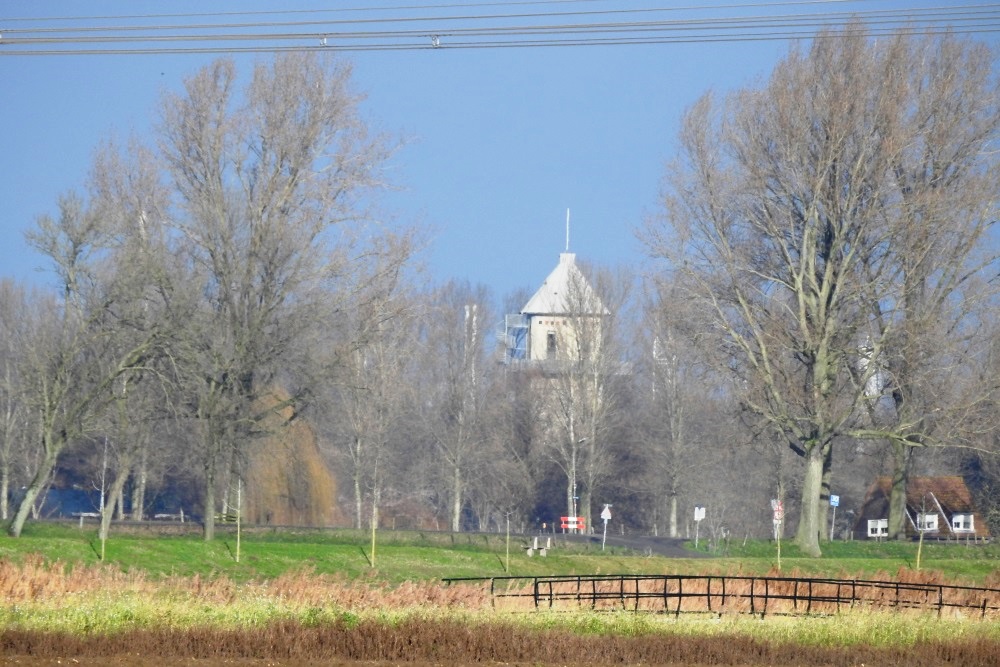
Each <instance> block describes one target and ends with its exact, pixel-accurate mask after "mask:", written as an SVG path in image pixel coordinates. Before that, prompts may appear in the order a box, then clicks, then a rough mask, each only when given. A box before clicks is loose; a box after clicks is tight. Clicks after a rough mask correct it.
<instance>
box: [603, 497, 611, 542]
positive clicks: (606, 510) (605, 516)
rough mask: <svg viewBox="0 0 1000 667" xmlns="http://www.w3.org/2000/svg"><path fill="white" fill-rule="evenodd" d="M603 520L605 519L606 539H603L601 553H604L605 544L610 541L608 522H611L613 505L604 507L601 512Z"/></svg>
mask: <svg viewBox="0 0 1000 667" xmlns="http://www.w3.org/2000/svg"><path fill="white" fill-rule="evenodd" d="M601 518H602V519H604V537H602V538H601V551H604V544H605V543H606V542H607V541H608V521H611V505H609V504H606V503H605V505H604V509H603V510H602V511H601Z"/></svg>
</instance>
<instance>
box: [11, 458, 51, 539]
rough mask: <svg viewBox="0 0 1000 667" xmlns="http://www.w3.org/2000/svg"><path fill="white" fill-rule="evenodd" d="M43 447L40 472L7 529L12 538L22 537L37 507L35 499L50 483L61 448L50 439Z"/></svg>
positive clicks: (34, 478) (26, 490)
mask: <svg viewBox="0 0 1000 667" xmlns="http://www.w3.org/2000/svg"><path fill="white" fill-rule="evenodd" d="M42 446H43V449H44V452H45V455H44V456H43V458H42V461H41V463H40V464H39V466H38V470H36V471H35V476H34V477H33V478H32V479H31V483H30V484H28V488H27V489H25V491H24V497H23V498H21V502H20V503H19V504H18V506H17V511H16V512H15V513H14V520H13V521H11V523H10V527H9V528H8V529H7V533H8V534H9V535H10V536H11V537H20V536H21V531H22V530H23V529H24V522H25V521H27V520H28V515H29V514H30V513H31V509H32V507H34V505H35V499H36V498H38V494H39V493H40V492H41V490H42V488H43V487H44V486H45V484H46V482H47V481H48V479H49V475H50V474H52V468H54V467H55V465H56V458H57V456H58V455H59V448H57V447H55V446H54V444H53V443H52V441H51V439H50V438H46V439H45V442H43V444H42Z"/></svg>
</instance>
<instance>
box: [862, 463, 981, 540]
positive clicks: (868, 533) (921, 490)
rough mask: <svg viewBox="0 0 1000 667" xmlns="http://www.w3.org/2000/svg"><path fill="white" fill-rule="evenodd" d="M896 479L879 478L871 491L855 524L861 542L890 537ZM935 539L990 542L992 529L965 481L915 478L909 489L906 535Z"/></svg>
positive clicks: (910, 481)
mask: <svg viewBox="0 0 1000 667" xmlns="http://www.w3.org/2000/svg"><path fill="white" fill-rule="evenodd" d="M891 491H892V478H890V477H879V478H877V479H876V480H875V481H874V482H873V483H872V485H871V487H870V488H869V489H868V494H867V495H866V496H865V502H864V505H863V506H862V508H861V513H860V515H859V516H858V519H857V521H856V523H855V524H854V536H855V538H857V539H878V538H882V537H885V536H887V535H888V533H889V495H890V493H891ZM921 532H922V533H923V534H924V537H925V538H928V537H929V538H934V539H973V538H979V539H982V538H988V537H989V536H990V531H989V528H988V527H987V525H986V521H985V520H984V519H983V517H982V515H981V514H980V513H979V512H978V511H977V510H976V508H975V506H974V504H973V502H972V494H971V493H970V492H969V488H968V487H967V486H966V485H965V480H963V479H962V478H961V477H959V476H957V475H955V476H947V477H914V478H911V479H910V480H909V483H908V484H907V486H906V534H907V535H908V536H910V537H917V536H919V535H920V533H921Z"/></svg>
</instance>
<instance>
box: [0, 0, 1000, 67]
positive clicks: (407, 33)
mask: <svg viewBox="0 0 1000 667" xmlns="http://www.w3.org/2000/svg"><path fill="white" fill-rule="evenodd" d="M562 1H564V2H569V1H572V0H562ZM834 1H835V2H838V3H842V2H848V1H850V0H834ZM522 4H530V5H539V4H549V3H538V2H526V3H522ZM803 4H810V5H811V4H824V5H828V4H830V2H829V0H809V1H807V2H792V3H763V4H760V3H758V4H754V5H752V6H753V7H761V6H767V7H769V8H776V7H786V6H789V5H803ZM736 6H739V7H746V6H751V5H726V6H725V7H736ZM427 7H440V5H434V6H431V5H428V6H427ZM717 8H718V7H712V9H717ZM309 11H313V10H309ZM316 11H319V10H316ZM651 11H663V10H649V9H642V10H639V9H616V10H599V11H583V12H578V11H574V12H543V13H532V14H503V15H483V16H477V17H472V16H460V17H459V16H452V17H435V18H434V19H428V18H420V17H402V18H400V17H395V18H391V19H373V18H355V19H350V20H347V21H282V22H258V23H245V22H240V23H225V24H193V25H158V26H115V27H102V28H94V27H76V28H52V29H49V28H42V29H34V28H24V29H17V30H13V31H8V32H7V33H6V35H4V34H2V33H0V55H11V56H13V55H113V54H121V55H141V54H157V55H163V54H181V53H227V52H228V53H245V52H250V53H260V52H269V51H272V52H279V51H288V50H299V51H301V50H314V49H319V48H332V49H333V50H336V51H399V50H418V49H427V48H453V49H459V48H460V49H474V48H482V49H487V48H489V49H493V48H535V47H569V46H573V47H579V46H608V45H616V46H623V45H639V44H670V43H708V42H713V43H716V42H726V41H731V42H738V41H765V40H789V39H802V38H809V37H812V36H814V34H815V33H816V32H817V31H819V30H822V29H824V28H829V27H831V26H833V25H837V24H843V23H846V22H848V21H850V20H852V19H860V20H861V21H863V24H864V26H865V27H866V29H867V30H869V31H871V32H873V34H885V33H888V32H891V31H893V30H897V29H900V28H902V27H908V28H911V29H914V30H921V31H931V32H942V31H945V30H949V31H951V32H955V33H963V34H968V33H992V32H997V31H998V30H1000V5H997V4H991V5H964V6H960V7H950V8H942V7H932V8H924V9H912V10H908V9H886V10H866V11H864V12H846V11H845V12H830V11H828V12H819V13H811V14H810V13H800V14H789V13H785V14H778V15H770V16H767V15H765V16H740V17H732V16H726V17H708V18H681V19H662V18H649V19H648V20H630V21H594V18H596V17H607V16H611V15H619V16H624V15H629V16H631V15H635V14H638V13H643V14H648V13H649V12H651ZM226 15H227V16H229V15H230V14H226ZM185 16H188V15H185ZM566 16H572V17H588V20H589V22H579V23H518V22H517V20H524V19H527V18H531V19H535V20H537V19H542V18H552V17H558V18H563V17H566ZM498 19H504V20H506V21H514V22H513V23H509V24H507V25H499V24H497V23H496V21H497V20H498ZM430 20H435V21H456V22H458V21H460V22H464V23H465V24H466V25H445V24H444V23H442V24H439V25H437V26H428V27H421V28H402V27H399V26H400V25H406V24H407V23H411V22H414V21H421V22H426V21H430ZM357 25H361V26H364V27H365V28H366V29H357V30H351V29H345V28H349V27H350V26H357ZM289 27H292V28H294V27H299V28H303V29H304V30H302V31H289V30H288V28H289ZM248 28H253V29H258V30H260V32H235V30H246V29H248ZM320 28H328V29H327V30H322V29H320ZM371 28H383V29H371ZM279 29H280V30H281V31H280V32H278V31H277V30H279ZM207 30H211V31H212V32H202V31H207ZM220 30H221V32H220ZM139 31H145V32H152V33H153V34H138V32H139ZM166 31H173V32H172V33H169V34H157V33H163V32H166ZM189 31H193V32H189ZM101 32H103V33H112V34H97V33H101ZM11 34H13V35H14V37H10V36H9V35H11ZM22 35H23V36H22ZM290 41H298V42H300V43H299V44H287V42H290ZM136 43H140V44H145V45H146V46H142V47H125V46H122V45H127V44H136ZM164 43H177V44H182V43H186V44H188V46H171V47H164V46H162V44H164ZM204 43H215V44H214V45H207V46H206V45H204ZM240 43H242V45H240ZM84 45H104V48H83V46H84ZM43 46H45V47H48V48H38V47H43ZM28 47H31V48H28ZM112 47H117V48H112Z"/></svg>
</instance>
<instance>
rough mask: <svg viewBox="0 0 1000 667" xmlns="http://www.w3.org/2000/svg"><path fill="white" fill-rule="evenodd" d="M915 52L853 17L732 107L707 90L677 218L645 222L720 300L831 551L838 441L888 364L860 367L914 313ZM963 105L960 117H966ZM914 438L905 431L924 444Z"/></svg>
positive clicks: (729, 346) (854, 426)
mask: <svg viewBox="0 0 1000 667" xmlns="http://www.w3.org/2000/svg"><path fill="white" fill-rule="evenodd" d="M899 39H900V40H903V41H905V40H906V39H908V38H907V37H905V36H901V37H900V38H899ZM916 53H917V51H916V50H912V51H911V50H909V49H903V50H900V49H899V48H898V47H895V46H892V45H890V46H888V47H887V46H885V42H880V43H878V44H876V43H874V42H872V41H869V40H868V38H867V37H866V35H865V33H864V31H863V29H861V27H860V26H858V25H853V26H850V27H849V28H847V29H845V30H844V31H842V32H831V33H824V34H821V35H819V36H818V37H817V39H815V40H814V41H813V43H812V46H811V48H810V49H809V50H808V52H805V53H803V52H801V51H798V50H794V51H793V52H792V53H791V54H790V55H789V56H788V57H787V58H786V59H785V60H784V61H783V62H781V63H780V64H779V65H778V66H777V67H776V69H775V71H774V73H773V74H772V75H771V78H770V79H769V80H768V81H767V82H766V83H765V84H764V86H763V87H762V88H761V89H759V90H750V89H748V90H743V91H739V92H737V93H735V94H733V95H731V96H729V97H728V98H727V99H726V100H725V101H724V102H723V103H722V104H721V105H717V103H716V102H715V100H714V98H713V97H712V96H711V95H706V96H705V97H703V98H702V99H701V100H700V101H699V102H698V103H697V104H696V105H695V106H694V107H692V109H691V110H690V111H689V112H688V114H687V116H686V118H685V123H684V128H683V130H682V136H681V142H682V147H683V148H682V156H681V158H679V159H678V160H677V161H676V162H675V163H674V165H673V167H672V169H671V174H670V178H669V183H668V186H667V193H666V198H665V203H666V211H667V216H668V218H669V220H668V225H667V226H666V227H665V226H662V225H661V224H660V223H659V222H656V221H653V222H651V223H650V225H649V226H648V227H647V234H646V241H647V243H648V244H649V247H650V249H651V250H652V252H653V253H654V254H655V255H658V256H662V257H667V258H669V259H670V260H671V265H672V267H673V269H674V270H675V271H676V272H677V275H678V280H679V281H680V283H681V284H683V285H684V287H685V289H687V290H688V292H689V293H690V294H691V296H692V297H693V298H695V299H697V300H698V301H699V302H700V303H701V304H703V305H704V306H706V307H707V308H709V309H711V312H712V314H713V320H714V322H713V324H714V327H715V330H716V331H717V332H719V333H721V334H722V335H721V336H719V337H718V338H717V341H716V343H715V344H716V345H718V346H719V347H720V348H721V349H722V350H723V351H724V352H725V358H726V361H725V362H724V365H725V366H728V367H729V368H730V369H731V370H732V371H734V372H735V373H736V375H737V376H738V379H739V382H740V386H741V387H742V400H743V403H744V405H745V407H746V408H747V409H748V410H750V411H752V412H753V413H755V414H757V415H760V416H761V417H763V418H764V419H766V420H768V421H769V422H770V423H771V424H772V426H773V428H774V429H775V431H777V432H779V433H781V434H783V435H784V437H785V438H786V439H787V440H788V442H789V445H790V446H791V447H792V448H793V449H794V450H795V451H797V452H799V453H801V454H802V456H804V457H805V458H806V459H807V465H806V471H805V474H804V478H803V485H802V499H801V508H800V509H801V518H800V521H799V527H798V533H797V540H798V541H799V543H800V545H801V546H802V547H803V548H804V549H805V550H806V551H807V552H808V553H813V554H818V553H819V543H818V540H819V537H820V535H821V532H822V523H823V522H821V521H820V516H821V503H823V507H825V498H823V483H824V482H823V480H824V477H825V475H827V474H828V471H829V466H830V461H831V447H832V446H833V442H834V439H835V438H836V437H837V436H838V435H854V436H858V437H867V436H870V435H872V434H871V433H870V432H869V431H868V430H866V429H865V428H864V427H865V424H864V423H862V421H863V420H862V415H863V414H864V413H865V409H864V408H865V391H864V390H865V386H866V385H867V384H868V383H869V380H871V379H872V377H873V376H875V375H877V372H878V364H876V363H872V364H867V365H864V367H863V370H860V371H859V368H861V367H862V365H861V364H859V357H866V358H871V359H880V358H882V355H884V354H886V350H887V349H888V346H890V345H891V339H890V336H889V335H888V331H889V329H893V328H896V327H898V323H899V322H900V321H905V318H900V317H898V316H897V314H898V313H901V312H903V311H902V310H900V304H901V303H902V301H903V296H901V295H900V294H899V292H898V291H894V288H895V287H896V286H897V285H898V284H899V282H900V280H901V276H904V273H905V272H904V269H903V268H902V267H901V266H900V264H899V263H898V262H895V261H893V256H892V254H891V253H893V252H896V251H900V252H905V251H904V250H903V248H902V247H897V244H901V243H902V241H903V239H901V238H900V234H901V232H902V230H901V227H900V225H898V224H893V222H894V221H895V220H897V219H898V216H897V213H898V210H897V209H898V208H899V206H900V202H901V201H902V198H901V196H900V192H901V190H900V188H899V175H898V168H899V164H900V159H901V158H903V157H904V156H905V155H906V153H907V151H912V150H913V147H914V146H916V145H919V142H918V136H917V134H914V132H913V131H912V130H911V131H910V133H902V134H901V133H900V132H899V131H898V126H900V125H903V123H902V122H901V119H903V118H905V117H906V115H907V114H908V113H909V112H910V110H911V109H912V108H913V107H914V106H919V105H920V104H921V103H922V100H923V99H924V98H925V96H926V87H925V86H917V87H912V86H911V88H910V93H909V96H908V97H905V98H900V97H899V96H897V95H896V94H894V91H895V88H894V87H893V86H891V85H890V86H887V85H886V82H887V81H889V82H891V81H895V80H897V79H899V78H900V77H905V76H906V72H907V71H909V69H910V68H911V67H916V66H917V63H915V62H912V61H913V59H914V57H915V55H914V54H916ZM900 54H902V55H900ZM979 69H981V68H979ZM921 71H923V72H924V75H925V78H926V76H929V72H933V70H926V69H924V70H921ZM954 71H955V72H956V73H957V72H959V71H962V67H958V68H956V69H955V70H954ZM977 71H978V70H977ZM980 90H981V89H980ZM983 92H988V91H983ZM954 104H955V97H954V95H947V96H941V97H940V101H939V103H938V104H936V105H934V104H932V105H931V106H932V107H936V112H935V113H936V114H948V113H949V112H950V111H951V109H950V107H949V106H948V105H954ZM959 106H960V105H959ZM987 106H988V104H987ZM990 108H992V107H990ZM959 111H960V112H959V113H956V114H954V115H952V116H951V117H950V118H951V120H950V121H949V123H959V124H962V123H964V122H965V121H964V120H963V119H964V111H962V110H961V109H959ZM913 127H918V126H917V125H913ZM916 152H917V153H919V152H920V150H919V149H918V150H917V151H916ZM975 164H976V165H978V166H977V167H975V169H981V168H982V167H983V163H981V162H977V163H975ZM973 209H976V210H982V209H981V208H979V207H977V206H976V205H975V204H972V203H971V202H970V206H969V207H968V209H967V210H973ZM917 219H919V216H917ZM933 224H941V223H940V221H936V222H934V223H933ZM668 229H669V230H670V231H669V233H668V231H667V230H668ZM887 253H888V254H887ZM936 259H937V258H936ZM941 259H943V258H941ZM938 270H943V271H946V272H948V271H952V270H957V267H956V266H954V265H952V266H950V267H945V265H943V264H942V265H939V268H938ZM903 280H904V282H905V279H903ZM876 303H878V304H887V305H888V307H889V308H891V309H893V313H892V314H890V315H888V316H887V317H886V318H885V322H887V323H889V322H892V323H893V324H892V326H886V327H884V328H882V329H880V328H879V327H877V326H875V324H874V316H873V314H872V307H873V304H876ZM866 341H867V345H868V346H869V347H868V348H865V351H863V352H859V348H862V347H863V346H864V345H865V344H866ZM915 435H916V434H914V433H913V432H910V433H907V434H904V433H902V432H899V431H897V432H896V433H894V434H893V437H895V438H896V439H901V440H905V441H907V442H910V443H915V442H916V438H915V437H914V436H915Z"/></svg>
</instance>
